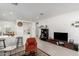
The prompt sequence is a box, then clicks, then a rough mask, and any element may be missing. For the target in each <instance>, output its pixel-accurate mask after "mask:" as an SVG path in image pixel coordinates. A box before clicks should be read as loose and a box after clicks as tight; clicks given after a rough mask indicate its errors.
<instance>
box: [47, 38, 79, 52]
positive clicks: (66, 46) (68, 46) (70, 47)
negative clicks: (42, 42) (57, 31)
mask: <svg viewBox="0 0 79 59" xmlns="http://www.w3.org/2000/svg"><path fill="white" fill-rule="evenodd" d="M46 42H50V43H52V44H55V45H58V46H62V47H65V48H69V49H72V50H75V51H78V45H77V44H73V43H68V42H66V41H63V42H61V41H59V40H57V39H48V40H46Z"/></svg>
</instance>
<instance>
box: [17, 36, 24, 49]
mask: <svg viewBox="0 0 79 59" xmlns="http://www.w3.org/2000/svg"><path fill="white" fill-rule="evenodd" d="M16 39H17V45H16V47H17V48H18V47H19V46H23V37H16Z"/></svg>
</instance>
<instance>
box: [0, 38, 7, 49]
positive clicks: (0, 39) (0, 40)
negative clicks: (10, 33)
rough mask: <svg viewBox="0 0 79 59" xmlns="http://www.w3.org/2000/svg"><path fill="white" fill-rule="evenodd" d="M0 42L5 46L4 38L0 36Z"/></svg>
mask: <svg viewBox="0 0 79 59" xmlns="http://www.w3.org/2000/svg"><path fill="white" fill-rule="evenodd" d="M0 42H3V47H4V48H6V45H5V39H3V38H0Z"/></svg>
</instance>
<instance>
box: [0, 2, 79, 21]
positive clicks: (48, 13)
mask: <svg viewBox="0 0 79 59" xmlns="http://www.w3.org/2000/svg"><path fill="white" fill-rule="evenodd" d="M77 10H79V4H78V3H69V4H68V3H19V4H18V5H14V4H12V3H0V20H18V19H22V20H32V21H36V20H39V19H40V20H41V19H46V18H49V17H54V16H57V15H61V14H64V13H68V12H72V11H77ZM40 13H43V15H40Z"/></svg>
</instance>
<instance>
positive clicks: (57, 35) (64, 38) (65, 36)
mask: <svg viewBox="0 0 79 59" xmlns="http://www.w3.org/2000/svg"><path fill="white" fill-rule="evenodd" d="M54 39H58V40H59V41H67V40H68V33H63V32H54Z"/></svg>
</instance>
